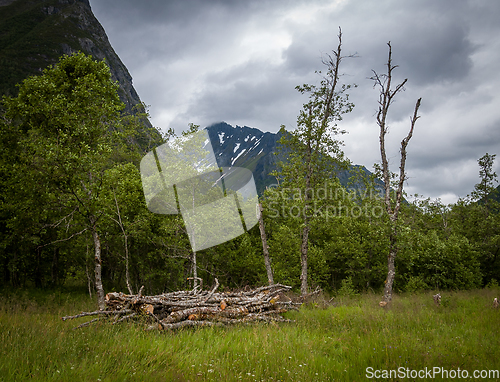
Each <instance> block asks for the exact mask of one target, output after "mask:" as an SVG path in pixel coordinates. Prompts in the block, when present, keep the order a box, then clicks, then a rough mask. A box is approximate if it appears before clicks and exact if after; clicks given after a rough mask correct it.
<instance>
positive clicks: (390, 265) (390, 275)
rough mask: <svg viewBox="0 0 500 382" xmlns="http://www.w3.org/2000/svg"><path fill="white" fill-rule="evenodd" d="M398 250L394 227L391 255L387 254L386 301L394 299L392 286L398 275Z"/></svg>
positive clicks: (391, 239)
mask: <svg viewBox="0 0 500 382" xmlns="http://www.w3.org/2000/svg"><path fill="white" fill-rule="evenodd" d="M397 252H398V248H397V239H396V230H395V229H394V230H393V232H392V233H391V237H390V248H389V255H388V256H387V278H386V280H385V286H384V301H385V302H391V300H392V286H393V284H394V277H395V275H396V267H395V266H394V260H395V259H396V255H397Z"/></svg>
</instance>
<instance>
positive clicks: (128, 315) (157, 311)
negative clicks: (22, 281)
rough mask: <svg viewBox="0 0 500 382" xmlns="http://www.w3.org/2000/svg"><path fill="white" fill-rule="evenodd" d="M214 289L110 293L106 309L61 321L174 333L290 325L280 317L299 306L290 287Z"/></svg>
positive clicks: (196, 287)
mask: <svg viewBox="0 0 500 382" xmlns="http://www.w3.org/2000/svg"><path fill="white" fill-rule="evenodd" d="M218 287H219V282H218V280H217V279H215V285H214V287H213V288H212V289H211V290H210V291H208V290H201V284H200V285H196V286H195V287H194V288H193V289H192V290H187V291H176V292H171V293H163V294H161V295H156V296H145V295H142V291H143V288H141V289H140V291H139V293H138V294H137V295H131V294H124V293H121V292H111V293H108V294H107V295H106V300H105V303H106V309H105V310H98V311H95V312H82V313H80V314H76V315H74V316H65V317H62V320H63V321H66V320H70V319H77V318H80V317H86V316H99V317H98V318H96V319H93V320H91V321H88V322H85V323H83V324H80V325H78V326H77V327H75V329H76V328H80V327H84V326H88V325H90V324H92V323H93V322H97V321H99V320H102V319H113V324H118V323H121V322H124V321H126V320H129V319H138V318H142V319H144V320H146V321H148V322H149V323H150V324H151V325H150V326H149V327H148V330H153V329H159V330H165V329H168V330H174V329H179V328H184V327H197V326H220V325H229V324H239V323H245V324H247V323H250V322H256V321H264V322H290V320H287V319H285V318H284V317H282V316H281V315H282V314H283V313H286V312H288V311H289V310H297V309H298V307H299V306H300V305H301V303H294V302H292V301H291V300H290V299H289V298H287V297H284V295H283V293H285V292H287V291H289V290H290V289H291V287H289V286H286V285H282V284H275V285H269V286H264V287H261V288H257V289H254V290H250V291H243V292H217V288H218Z"/></svg>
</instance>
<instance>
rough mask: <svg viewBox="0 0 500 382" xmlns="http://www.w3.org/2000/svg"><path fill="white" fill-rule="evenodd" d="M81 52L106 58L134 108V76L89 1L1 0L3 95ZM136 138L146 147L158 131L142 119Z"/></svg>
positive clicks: (0, 74) (14, 92)
mask: <svg viewBox="0 0 500 382" xmlns="http://www.w3.org/2000/svg"><path fill="white" fill-rule="evenodd" d="M78 51H82V52H84V53H85V54H90V55H92V57H93V58H94V59H97V60H103V59H104V60H105V61H106V63H107V64H108V66H109V67H110V71H111V76H112V79H113V81H118V84H119V90H118V94H119V96H120V99H121V101H122V102H123V103H124V104H125V111H126V112H128V113H135V111H136V110H135V109H134V106H135V105H138V104H140V103H141V100H140V98H139V96H138V94H137V92H136V91H135V89H134V87H133V85H132V76H131V75H130V73H129V72H128V70H127V68H126V67H125V65H124V64H123V62H122V61H121V60H120V58H119V57H118V55H117V54H116V53H115V51H114V50H113V48H112V47H111V44H110V43H109V40H108V37H107V36H106V32H105V31H104V29H103V27H102V26H101V24H100V23H99V21H98V20H97V19H96V18H95V16H94V14H93V13H92V9H91V8H90V3H89V0H0V97H1V96H2V95H8V96H16V95H17V88H16V84H18V83H21V82H22V81H23V80H24V79H25V78H26V77H28V76H32V75H37V74H41V72H42V71H43V69H44V68H46V67H48V66H50V65H52V64H55V63H56V62H57V61H58V60H59V57H61V56H62V55H63V54H71V53H73V52H78ZM142 122H143V125H144V127H145V128H144V129H143V130H142V131H141V132H140V133H139V134H138V136H137V137H136V140H137V143H138V144H139V145H140V146H141V147H142V148H143V149H148V148H149V147H150V145H151V142H157V141H158V139H159V137H160V135H159V133H158V131H157V130H155V129H153V128H152V126H151V124H150V122H149V121H148V120H147V119H146V118H145V119H143V121H142Z"/></svg>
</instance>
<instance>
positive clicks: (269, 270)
mask: <svg viewBox="0 0 500 382" xmlns="http://www.w3.org/2000/svg"><path fill="white" fill-rule="evenodd" d="M259 212H260V214H259V229H260V238H261V240H262V251H263V253H264V263H265V264H266V271H267V281H268V283H269V285H273V284H274V277H273V270H272V268H271V259H270V258H269V247H268V246H267V236H266V230H265V228H264V215H263V209H262V204H261V203H259Z"/></svg>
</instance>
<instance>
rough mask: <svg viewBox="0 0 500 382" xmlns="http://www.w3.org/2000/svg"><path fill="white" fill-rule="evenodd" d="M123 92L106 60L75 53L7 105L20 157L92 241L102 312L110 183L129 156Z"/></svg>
mask: <svg viewBox="0 0 500 382" xmlns="http://www.w3.org/2000/svg"><path fill="white" fill-rule="evenodd" d="M117 90H118V85H117V84H116V83H114V82H113V81H112V80H111V74H110V71H109V67H108V66H107V65H106V63H105V62H103V61H101V62H99V61H95V60H93V59H92V57H91V56H86V55H84V54H83V53H75V54H73V55H71V56H63V57H62V58H61V59H60V60H59V62H58V63H57V64H56V65H55V66H52V67H50V68H48V69H45V70H44V71H43V74H42V75H40V76H33V77H29V78H27V79H26V80H24V81H23V83H22V84H21V85H20V86H19V94H18V96H17V97H15V98H12V97H8V98H4V102H3V103H4V108H5V116H6V118H7V120H8V123H9V125H10V127H11V128H12V129H15V130H16V131H18V132H19V135H18V142H17V146H18V149H19V159H20V163H22V165H23V166H24V167H23V168H24V169H28V174H30V176H31V177H32V179H31V181H34V182H37V183H38V184H39V186H41V187H42V188H44V189H45V190H46V193H47V195H51V198H53V199H54V203H55V204H57V207H58V208H59V210H60V211H61V213H62V214H63V215H64V214H66V216H69V215H70V214H72V213H77V214H78V215H79V216H80V218H81V222H82V224H83V225H84V230H86V231H88V232H90V234H91V236H92V239H93V243H94V260H95V284H96V290H97V296H98V304H99V308H101V309H103V308H104V307H105V305H104V289H103V285H102V278H101V266H102V259H101V239H100V237H99V222H100V220H101V217H102V215H103V200H102V198H101V193H102V187H103V177H104V173H105V170H106V169H107V168H110V167H112V166H113V163H114V160H115V159H116V158H119V157H120V154H118V152H120V151H123V150H125V145H124V136H125V135H126V134H127V129H126V126H127V125H125V124H124V123H122V121H121V111H122V110H123V108H124V105H123V103H122V102H121V101H120V99H119V97H118V94H117ZM128 126H129V127H130V124H128ZM23 168H19V172H20V173H18V174H16V176H17V177H18V182H19V184H22V182H23V181H24V179H23V178H24V174H23V173H22V171H23ZM40 207H41V206H40ZM40 207H39V208H40Z"/></svg>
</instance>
